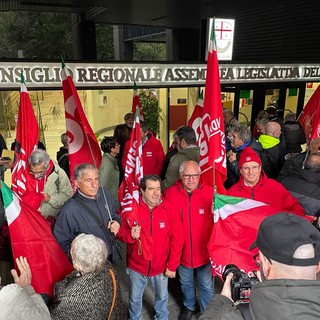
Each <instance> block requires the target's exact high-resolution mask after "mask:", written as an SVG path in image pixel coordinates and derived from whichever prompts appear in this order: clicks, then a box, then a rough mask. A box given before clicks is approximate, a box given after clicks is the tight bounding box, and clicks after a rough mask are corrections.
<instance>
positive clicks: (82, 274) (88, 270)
mask: <svg viewBox="0 0 320 320" xmlns="http://www.w3.org/2000/svg"><path fill="white" fill-rule="evenodd" d="M70 253H71V258H72V263H73V266H74V268H75V270H74V271H73V272H71V273H70V274H69V275H68V276H67V277H66V278H65V279H64V280H62V281H60V282H58V283H56V286H55V303H54V305H53V307H52V308H51V310H50V311H51V318H52V319H53V320H60V319H61V320H62V319H63V320H73V319H75V320H84V319H95V320H100V319H101V320H105V319H108V320H123V319H126V311H125V308H124V307H123V304H122V300H121V295H120V287H119V282H118V280H117V279H116V271H115V270H114V269H113V267H112V266H111V264H110V263H109V262H108V261H107V257H108V249H107V246H106V244H105V242H104V241H103V240H101V239H99V238H97V237H95V236H94V235H91V234H84V233H82V234H80V235H78V236H77V237H76V238H75V239H74V240H73V242H72V244H71V250H70Z"/></svg>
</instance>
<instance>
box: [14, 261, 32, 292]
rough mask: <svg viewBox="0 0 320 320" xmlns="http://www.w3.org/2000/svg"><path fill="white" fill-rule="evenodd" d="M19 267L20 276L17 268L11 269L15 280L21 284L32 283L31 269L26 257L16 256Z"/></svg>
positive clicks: (21, 285)
mask: <svg viewBox="0 0 320 320" xmlns="http://www.w3.org/2000/svg"><path fill="white" fill-rule="evenodd" d="M16 263H17V267H18V269H19V271H20V277H19V276H18V273H17V271H16V270H15V269H12V270H11V274H12V277H13V280H14V282H15V283H16V284H17V285H18V286H20V287H25V286H27V285H31V279H32V275H31V269H30V266H29V263H28V261H27V258H26V257H20V258H16Z"/></svg>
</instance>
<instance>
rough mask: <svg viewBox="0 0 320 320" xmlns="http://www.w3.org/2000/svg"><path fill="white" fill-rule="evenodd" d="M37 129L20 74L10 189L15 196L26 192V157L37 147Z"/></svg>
mask: <svg viewBox="0 0 320 320" xmlns="http://www.w3.org/2000/svg"><path fill="white" fill-rule="evenodd" d="M38 139H39V127H38V122H37V119H36V117H35V114H34V111H33V108H32V103H31V101H30V96H29V93H28V90H27V87H26V84H25V80H24V76H23V74H21V89H20V102H19V111H18V122H17V133H16V144H15V156H14V164H13V166H12V176H11V179H12V182H11V188H12V190H14V191H15V192H16V193H17V194H19V195H23V194H24V193H25V192H26V175H27V172H28V170H29V169H28V157H29V155H30V154H31V152H32V151H34V150H36V149H37V147H38Z"/></svg>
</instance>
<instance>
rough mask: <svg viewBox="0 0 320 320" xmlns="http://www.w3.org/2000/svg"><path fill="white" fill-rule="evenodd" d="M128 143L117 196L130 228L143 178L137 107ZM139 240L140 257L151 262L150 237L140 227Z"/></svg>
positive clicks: (135, 221)
mask: <svg viewBox="0 0 320 320" xmlns="http://www.w3.org/2000/svg"><path fill="white" fill-rule="evenodd" d="M128 143H129V148H128V150H129V151H128V153H127V158H126V162H125V163H126V165H125V172H124V179H123V180H122V183H121V185H120V188H119V192H118V195H119V202H120V206H121V213H120V216H121V219H122V221H123V223H127V224H128V225H129V227H130V228H132V227H133V226H134V225H136V224H137V223H138V221H139V216H138V210H139V188H140V180H141V179H142V178H143V161H142V144H141V135H140V118H139V107H137V109H136V113H135V118H134V124H133V129H132V131H131V135H130V140H129V142H128ZM139 240H140V250H141V256H142V257H143V258H144V259H146V260H152V237H151V235H150V233H149V230H145V229H144V228H143V227H141V230H140V239H139ZM137 241H138V240H137Z"/></svg>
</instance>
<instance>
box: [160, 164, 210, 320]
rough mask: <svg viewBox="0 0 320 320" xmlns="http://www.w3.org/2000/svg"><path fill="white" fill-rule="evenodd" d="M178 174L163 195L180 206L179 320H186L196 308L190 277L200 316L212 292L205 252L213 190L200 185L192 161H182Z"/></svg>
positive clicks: (197, 165) (198, 169)
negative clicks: (198, 296) (180, 295)
mask: <svg viewBox="0 0 320 320" xmlns="http://www.w3.org/2000/svg"><path fill="white" fill-rule="evenodd" d="M179 173H180V179H179V180H178V181H177V182H176V184H175V185H173V186H171V187H169V188H168V189H166V191H165V194H164V195H165V198H166V199H167V200H169V201H171V202H173V203H179V207H180V216H181V219H182V227H183V233H184V237H185V242H184V247H183V250H182V256H181V260H180V266H179V268H178V272H179V278H180V284H181V289H182V293H183V305H184V310H183V311H182V313H181V315H180V317H179V319H180V320H190V319H191V318H192V315H193V313H194V311H195V308H196V290H195V281H194V276H195V275H196V276H197V280H198V281H197V283H198V287H199V295H200V311H201V313H202V312H203V311H204V309H205V308H206V306H207V304H208V303H209V301H210V300H211V298H212V296H213V292H214V290H213V277H212V273H211V265H210V262H209V253H208V250H207V245H208V242H209V239H210V235H211V230H212V226H213V214H212V199H213V188H212V187H210V186H206V185H204V184H202V183H201V181H200V173H201V170H200V166H199V164H198V163H197V162H195V161H184V162H183V163H182V164H181V165H180V168H179Z"/></svg>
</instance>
